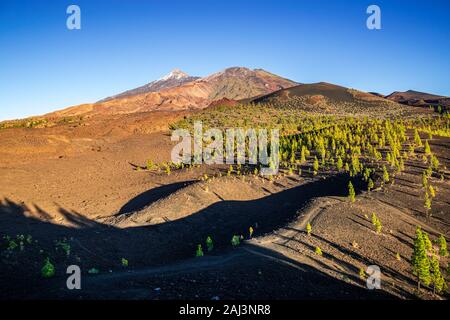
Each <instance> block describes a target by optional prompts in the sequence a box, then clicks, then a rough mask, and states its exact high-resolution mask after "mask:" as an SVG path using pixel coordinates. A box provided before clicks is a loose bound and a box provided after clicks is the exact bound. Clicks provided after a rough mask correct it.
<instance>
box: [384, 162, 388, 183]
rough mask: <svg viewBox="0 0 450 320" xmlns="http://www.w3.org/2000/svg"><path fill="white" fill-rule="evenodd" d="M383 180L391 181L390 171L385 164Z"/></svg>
mask: <svg viewBox="0 0 450 320" xmlns="http://www.w3.org/2000/svg"><path fill="white" fill-rule="evenodd" d="M383 181H384V182H386V183H387V182H389V172H388V171H387V169H386V166H383Z"/></svg>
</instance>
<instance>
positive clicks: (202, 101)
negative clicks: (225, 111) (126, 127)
mask: <svg viewBox="0 0 450 320" xmlns="http://www.w3.org/2000/svg"><path fill="white" fill-rule="evenodd" d="M297 84H298V83H296V82H294V81H291V80H288V79H285V78H282V77H280V76H277V75H274V74H272V73H270V72H267V71H265V70H262V69H255V70H251V69H248V68H244V67H232V68H228V69H225V70H223V71H220V72H217V73H214V74H212V75H209V76H207V77H204V78H196V77H191V76H189V75H187V74H185V73H183V72H181V71H179V70H175V71H172V72H171V73H170V74H169V75H167V76H165V77H163V78H162V79H160V80H157V81H154V82H151V83H149V84H148V85H146V86H143V87H140V88H136V89H132V90H129V91H126V92H124V93H122V94H119V95H117V96H114V97H111V98H107V99H105V100H103V101H101V102H97V103H93V104H84V105H79V106H74V107H70V108H67V109H63V110H60V111H56V112H53V113H51V114H48V115H47V116H56V117H65V116H77V115H95V114H126V113H135V112H148V111H178V110H190V109H202V108H206V107H207V106H209V105H210V104H211V103H213V102H214V101H215V100H220V99H232V100H241V99H246V98H252V97H256V96H261V95H265V94H268V93H271V92H273V91H276V90H280V89H284V88H289V87H292V86H294V85H297Z"/></svg>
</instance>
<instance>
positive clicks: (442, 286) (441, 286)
mask: <svg viewBox="0 0 450 320" xmlns="http://www.w3.org/2000/svg"><path fill="white" fill-rule="evenodd" d="M431 283H432V284H433V292H434V293H438V294H440V293H442V292H445V291H447V282H446V281H445V279H444V277H443V276H442V274H441V268H440V267H439V260H438V258H437V257H436V256H435V255H433V257H432V258H431Z"/></svg>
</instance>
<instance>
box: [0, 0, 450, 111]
mask: <svg viewBox="0 0 450 320" xmlns="http://www.w3.org/2000/svg"><path fill="white" fill-rule="evenodd" d="M70 4H77V5H79V6H80V8H81V21H82V22H81V23H82V28H81V30H73V31H70V30H68V29H67V28H66V19H67V16H68V15H67V14H66V8H67V6H68V5H70ZM370 4H377V5H379V6H380V7H381V14H382V17H381V18H382V30H376V31H373V30H372V31H371V30H368V29H367V28H366V19H367V16H368V15H367V14H366V8H367V6H368V5H370ZM449 15H450V1H448V0H443V1H437V0H435V1H433V0H428V1H400V0H389V1H379V0H373V1H372V0H371V1H364V0H362V1H361V0H360V1H356V0H354V1H352V0H341V1H339V0H335V1H331V0H330V1H325V0H314V1H313V0H311V1H301V0H297V1H287V0H286V1H283V0H273V1H269V0H267V1H265V0H208V1H207V0H190V1H187V0H186V1H170V0H148V1H143V0H127V1H121V0H109V1H107V0H103V1H95V0H71V1H65V0H57V1H56V0H39V1H38V0H35V1H24V0H0V119H11V118H18V117H25V116H30V115H37V114H42V113H45V112H49V111H52V110H55V109H60V108H63V107H67V106H70V105H75V104H80V103H86V102H93V101H96V100H99V99H101V98H104V97H106V96H109V95H112V94H115V93H118V92H121V91H123V90H126V89H130V88H134V87H136V86H139V85H142V84H145V83H147V82H150V81H152V80H154V79H157V78H159V77H161V76H162V75H164V74H166V73H168V72H169V71H170V70H171V69H173V68H180V69H182V70H183V71H185V72H188V73H190V74H192V75H199V76H204V75H207V74H209V73H212V72H216V71H219V70H221V69H223V68H226V67H230V66H246V67H250V68H264V69H266V70H268V71H271V72H273V73H276V74H279V75H282V76H284V77H287V78H290V79H293V80H296V81H299V82H304V83H309V82H318V81H327V82H331V83H336V84H340V85H344V86H348V87H352V88H357V89H361V90H365V91H377V92H381V93H384V94H387V93H390V92H391V91H394V90H401V91H403V90H408V89H414V90H419V91H426V92H431V93H436V94H442V95H450V80H449V75H450V39H449V35H450V19H449Z"/></svg>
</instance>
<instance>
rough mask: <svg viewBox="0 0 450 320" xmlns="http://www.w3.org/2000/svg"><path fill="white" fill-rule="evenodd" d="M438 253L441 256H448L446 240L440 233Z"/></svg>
mask: <svg viewBox="0 0 450 320" xmlns="http://www.w3.org/2000/svg"><path fill="white" fill-rule="evenodd" d="M439 255H440V256H441V257H447V256H448V251H447V241H446V240H445V237H444V236H443V235H442V234H441V235H440V236H439Z"/></svg>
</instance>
